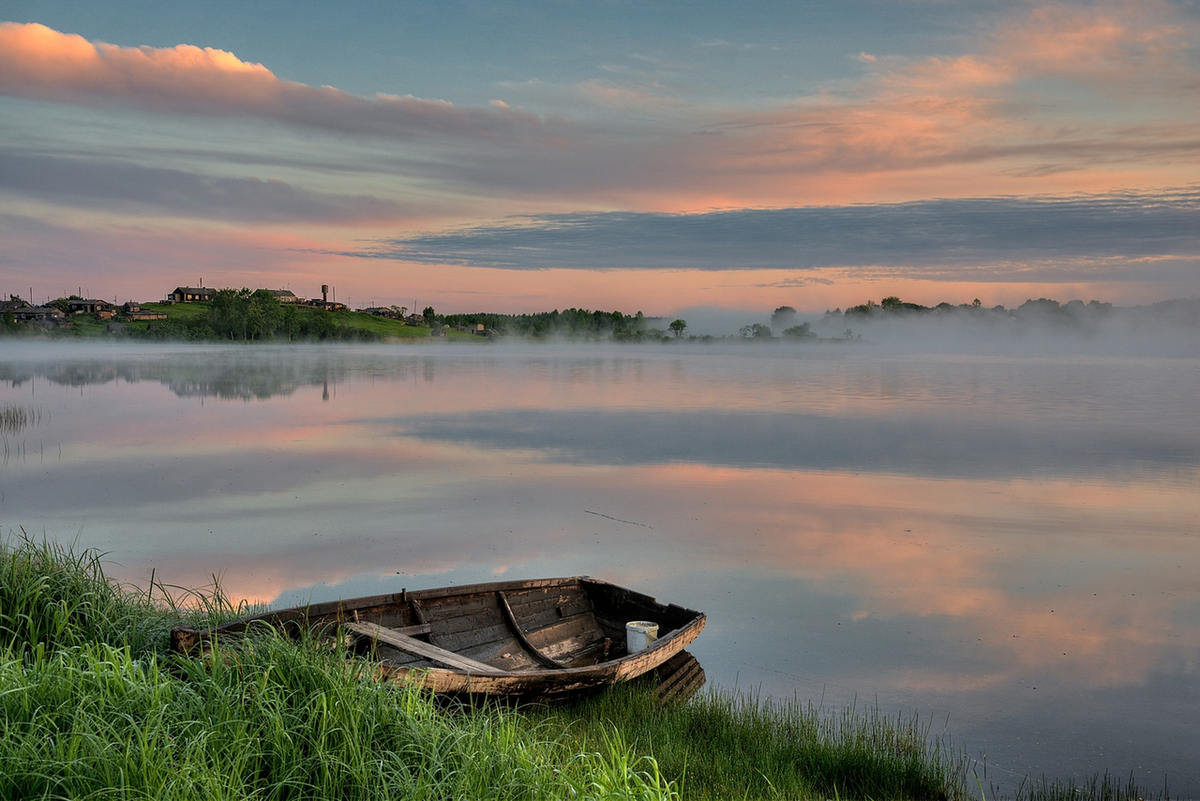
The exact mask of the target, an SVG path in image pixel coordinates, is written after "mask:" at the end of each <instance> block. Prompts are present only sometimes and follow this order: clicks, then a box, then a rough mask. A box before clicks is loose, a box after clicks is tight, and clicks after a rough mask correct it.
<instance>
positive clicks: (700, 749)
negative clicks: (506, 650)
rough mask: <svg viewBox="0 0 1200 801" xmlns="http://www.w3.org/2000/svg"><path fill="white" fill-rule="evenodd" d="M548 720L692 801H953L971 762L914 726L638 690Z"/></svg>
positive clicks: (725, 697)
mask: <svg viewBox="0 0 1200 801" xmlns="http://www.w3.org/2000/svg"><path fill="white" fill-rule="evenodd" d="M544 714H545V715H546V717H547V719H549V720H556V721H558V722H559V724H560V725H563V726H564V727H566V728H568V730H570V731H573V732H574V733H575V736H578V737H579V738H580V739H581V741H583V742H589V741H590V742H595V741H597V740H600V739H602V738H603V736H604V735H605V732H606V731H607V730H608V728H609V727H615V728H616V729H617V730H619V731H621V732H623V733H624V736H625V737H626V738H627V739H628V742H629V743H630V744H631V745H632V746H633V747H634V748H635V749H637V750H640V751H643V752H646V753H653V755H654V757H655V760H656V762H657V765H658V768H659V770H660V771H661V773H662V775H663V776H665V777H666V778H667V779H669V780H672V781H675V782H678V783H681V784H683V785H684V786H685V793H684V796H685V797H686V798H695V799H737V798H781V799H786V798H877V799H878V798H929V799H938V798H960V797H965V795H966V793H965V790H964V788H965V787H966V786H967V781H966V779H967V775H968V761H967V760H966V759H965V757H963V756H961V755H954V754H952V753H951V750H950V748H949V745H948V744H947V743H943V742H942V741H940V740H938V739H937V738H931V737H930V736H929V731H928V727H927V726H924V725H923V724H921V723H920V721H918V720H917V719H916V718H909V719H905V718H899V719H892V718H885V717H883V716H882V715H881V714H880V713H879V711H878V710H876V709H872V710H866V711H860V710H857V709H853V708H843V709H841V710H824V709H821V708H820V707H817V706H815V705H813V704H811V703H801V702H799V701H790V702H780V701H760V700H758V699H755V698H754V697H752V696H747V695H744V694H736V693H732V692H707V693H702V694H701V695H699V696H697V697H695V698H693V699H692V700H691V701H690V702H689V703H688V704H686V705H682V706H677V707H668V708H662V707H659V706H657V705H656V703H655V699H654V698H653V696H652V695H650V694H647V693H646V692H644V691H641V690H639V689H638V688H636V687H628V686H626V687H617V688H613V689H612V690H611V691H609V692H606V693H604V694H603V695H600V696H597V697H595V698H592V699H587V700H585V701H583V702H581V703H580V704H578V705H576V706H572V707H566V708H556V709H548V710H547V711H546V712H545V713H544Z"/></svg>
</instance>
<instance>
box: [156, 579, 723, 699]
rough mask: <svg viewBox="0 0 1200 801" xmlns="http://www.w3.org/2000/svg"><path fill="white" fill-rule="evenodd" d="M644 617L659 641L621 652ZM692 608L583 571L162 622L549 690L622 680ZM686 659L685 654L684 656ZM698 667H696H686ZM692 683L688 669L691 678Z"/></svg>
mask: <svg viewBox="0 0 1200 801" xmlns="http://www.w3.org/2000/svg"><path fill="white" fill-rule="evenodd" d="M631 621H634V622H639V621H650V622H653V623H655V624H657V625H658V639H656V640H654V641H653V642H651V643H650V644H649V645H648V647H646V648H645V649H644V650H640V651H638V652H636V653H630V651H629V649H628V647H627V645H626V624H627V623H629V622H631ZM704 622H705V618H704V615H703V614H702V613H700V612H696V611H694V610H691V609H685V608H683V607H681V606H676V605H674V604H670V605H663V604H660V603H659V602H658V601H656V600H655V599H653V598H651V597H650V596H648V595H643V594H642V593H639V592H634V591H633V590H628V589H625V588H624V587H618V586H617V585H615V584H610V583H608V582H606V581H598V580H596V579H591V578H587V577H574V578H556V579H535V580H532V581H503V582H495V583H489V584H473V585H467V586H462V587H443V588H440V589H429V590H412V591H409V590H402V591H400V592H399V593H392V594H390V595H376V596H371V597H367V598H355V599H352V600H348V601H330V602H327V603H319V604H312V605H309V606H303V607H296V608H292V609H282V610H279V611H275V612H268V613H265V614H261V615H255V616H253V617H248V618H244V619H242V620H236V621H233V622H230V623H225V624H222V625H220V626H216V627H214V628H210V629H205V630H197V629H193V628H189V627H185V626H180V627H177V628H175V629H174V630H173V631H172V632H171V648H172V650H174V651H176V652H179V653H185V654H194V653H196V652H198V651H204V650H208V649H210V648H211V647H212V645H213V643H214V642H217V641H221V640H230V639H236V638H237V637H240V636H241V635H243V634H244V633H246V632H247V631H252V630H254V629H255V628H256V627H258V626H269V627H275V628H278V629H281V630H283V631H287V632H289V633H291V634H293V635H297V634H299V633H300V632H301V631H302V630H305V629H307V630H308V631H311V632H312V633H313V634H315V635H316V636H318V637H327V638H331V639H334V640H336V641H337V642H342V643H348V644H349V646H350V647H349V651H350V652H351V653H354V654H358V655H362V656H367V657H370V658H373V659H375V660H376V661H378V662H379V663H380V668H379V675H380V677H381V678H383V679H385V680H389V681H396V682H418V683H420V684H421V685H423V686H424V687H426V688H428V689H430V690H433V691H434V692H438V693H448V694H455V695H460V694H461V695H468V694H470V695H487V696H512V697H523V698H530V697H532V698H553V697H562V696H566V695H570V694H573V693H579V692H583V691H586V690H589V689H594V688H598V687H602V686H605V685H609V684H615V683H617V682H622V681H629V680H631V679H634V678H637V677H638V676H642V675H643V674H646V673H649V672H651V671H655V670H659V669H661V668H662V666H664V665H666V664H667V663H668V662H670V663H671V665H675V666H677V665H679V664H681V663H682V662H683V660H682V657H680V656H679V655H680V654H684V655H686V656H687V657H688V659H691V657H690V655H687V654H686V652H684V650H683V649H684V648H685V647H686V646H687V645H688V644H689V643H690V642H692V640H694V639H696V637H697V636H698V635H699V634H700V631H701V630H702V629H703V628H704ZM692 662H693V663H694V660H692ZM696 671H698V672H699V682H700V683H703V671H702V670H700V669H699V665H698V664H697V665H695V666H694V668H693V669H692V673H693V674H694V673H695V672H696ZM693 683H694V677H693Z"/></svg>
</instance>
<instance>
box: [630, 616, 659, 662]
mask: <svg viewBox="0 0 1200 801" xmlns="http://www.w3.org/2000/svg"><path fill="white" fill-rule="evenodd" d="M657 639H658V624H657V623H654V622H652V621H649V620H631V621H629V622H628V623H626V624H625V647H626V648H628V649H629V653H631V654H636V653H637V652H638V651H644V650H646V649H647V648H649V647H650V643H652V642H654V641H655V640H657Z"/></svg>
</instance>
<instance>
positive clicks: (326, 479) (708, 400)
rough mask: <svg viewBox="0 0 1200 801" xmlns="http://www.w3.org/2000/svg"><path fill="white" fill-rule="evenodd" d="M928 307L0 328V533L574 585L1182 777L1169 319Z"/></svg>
mask: <svg viewBox="0 0 1200 801" xmlns="http://www.w3.org/2000/svg"><path fill="white" fill-rule="evenodd" d="M949 330H950V329H944V330H941V331H933V330H931V329H930V328H929V327H924V328H921V329H920V330H916V329H910V328H907V327H905V326H903V325H890V326H882V327H879V328H870V329H867V328H864V329H863V330H862V333H863V338H862V340H858V339H857V333H856V335H855V338H853V339H847V340H845V341H838V342H834V341H825V342H816V343H787V342H741V341H726V342H720V343H713V344H707V345H705V344H690V345H689V344H686V343H666V344H663V345H659V344H655V345H645V346H625V347H615V346H566V345H505V344H500V345H498V346H483V345H473V346H464V347H454V346H447V345H445V344H442V345H429V346H411V345H410V346H363V347H336V348H301V347H228V348H227V347H213V346H205V347H185V346H154V347H147V346H142V347H136V346H135V347H123V348H112V347H109V348H105V347H99V346H88V347H79V346H49V345H31V344H21V343H18V344H15V345H13V344H11V343H8V342H5V343H3V346H2V347H3V349H2V350H0V407H4V406H20V407H21V408H24V409H32V410H36V414H35V415H33V416H32V417H31V418H30V419H31V420H32V424H26V425H24V426H23V427H22V428H21V429H20V430H14V431H11V432H4V433H3V437H4V442H5V450H4V453H5V458H4V461H3V464H2V465H0V528H2V529H3V532H4V533H5V534H6V535H12V533H13V532H17V531H19V527H21V526H23V527H24V529H25V530H26V531H27V532H29V533H30V534H31V535H33V536H35V537H41V536H46V537H49V538H51V539H55V540H60V541H65V542H71V543H75V545H76V547H79V548H97V549H99V550H101V551H104V552H106V553H107V554H108V561H109V564H110V567H111V570H112V573H113V574H114V575H116V576H118V577H119V578H121V579H122V580H124V581H128V582H131V583H133V584H140V585H141V586H145V584H146V582H147V581H148V579H149V576H150V573H151V571H152V570H153V571H155V575H156V577H157V579H158V580H161V581H165V582H168V583H174V584H178V585H183V586H202V585H206V584H208V583H210V582H211V580H212V579H211V576H212V575H213V574H217V575H219V576H220V579H221V582H222V584H223V586H224V587H225V589H226V590H227V591H228V592H229V593H230V594H231V595H233V596H235V597H246V598H250V599H254V600H263V601H269V602H272V603H276V604H279V605H291V604H293V603H300V602H303V601H306V600H314V601H317V600H324V599H330V598H337V597H351V596H356V595H362V594H367V593H373V592H383V591H389V590H392V589H398V588H400V587H410V588H416V587H426V586H439V585H444V584H452V583H464V582H469V581H476V580H486V579H489V578H491V577H496V576H506V577H513V578H518V577H532V576H544V575H569V574H589V575H593V576H597V577H601V578H605V579H608V580H611V581H615V582H617V583H620V584H625V585H627V586H632V587H635V588H637V589H639V590H642V591H645V592H648V593H650V594H652V595H655V596H657V597H658V598H659V599H660V600H663V601H666V602H675V603H679V604H682V605H686V606H690V607H693V608H697V609H702V610H704V611H705V612H706V613H707V614H708V615H709V625H708V628H707V629H706V631H705V633H704V634H703V635H702V636H701V637H700V639H699V640H698V641H697V642H696V644H695V647H694V649H693V650H694V652H695V653H696V655H697V657H698V658H699V659H700V660H701V662H702V663H703V664H704V666H705V669H706V671H707V673H708V676H709V679H710V683H711V684H712V685H716V686H721V687H738V688H741V689H744V690H752V691H755V692H758V693H760V694H761V695H770V696H780V697H792V696H793V695H795V696H798V697H800V698H804V699H807V698H811V699H814V700H820V701H821V702H822V703H824V704H826V705H829V706H837V705H842V704H850V703H857V704H858V705H859V706H860V707H861V706H866V705H870V704H873V703H878V704H879V705H880V707H881V708H883V709H884V710H885V711H888V712H897V711H904V712H916V713H919V714H921V715H922V716H923V717H924V718H925V719H927V720H929V721H931V722H932V723H933V726H934V729H935V731H939V732H940V731H942V730H943V729H944V730H945V731H946V732H948V733H950V734H951V735H952V737H953V741H954V743H955V744H956V745H957V746H960V747H963V748H964V749H965V750H966V751H967V752H968V753H969V754H971V755H972V756H974V757H977V758H979V759H980V760H981V762H980V765H981V767H980V771H981V774H982V772H983V765H984V764H986V771H987V772H986V776H985V779H984V780H985V786H986V783H990V782H997V783H999V784H1001V785H1003V786H1007V787H1009V788H1010V789H1011V787H1012V786H1013V785H1015V783H1016V782H1018V781H1020V779H1021V778H1023V777H1025V776H1027V775H1030V776H1034V777H1040V776H1043V775H1045V776H1051V777H1061V778H1068V777H1071V776H1083V775H1089V774H1092V773H1095V772H1103V771H1105V770H1108V771H1111V772H1112V773H1113V774H1115V775H1116V776H1118V777H1124V776H1127V775H1128V774H1129V773H1130V772H1131V771H1132V772H1133V774H1134V776H1135V778H1136V779H1137V780H1138V781H1139V782H1142V783H1143V785H1144V786H1147V787H1148V788H1150V789H1156V788H1160V787H1161V786H1162V784H1163V782H1164V780H1165V781H1167V782H1168V785H1169V787H1170V790H1171V794H1172V795H1173V796H1176V797H1197V796H1200V768H1198V767H1197V764H1196V760H1195V754H1197V753H1200V728H1198V723H1200V585H1198V584H1197V582H1196V578H1195V577H1196V575H1198V574H1200V531H1198V530H1197V519H1198V517H1200V516H1198V514H1197V513H1198V512H1200V501H1198V500H1197V492H1196V487H1197V486H1200V408H1198V405H1197V403H1196V401H1195V399H1196V398H1197V397H1198V396H1200V347H1198V343H1197V340H1196V338H1195V334H1194V332H1190V329H1188V328H1187V327H1184V328H1182V329H1179V330H1178V331H1174V332H1172V333H1170V334H1167V333H1164V332H1162V331H1151V332H1146V331H1141V332H1130V331H1124V332H1122V331H1120V330H1113V331H1103V332H1100V331H1093V332H1089V333H1088V334H1087V335H1086V336H1084V335H1079V334H1078V332H1075V333H1072V334H1071V335H1069V336H1068V335H1054V332H1053V331H1050V332H1045V331H1041V330H1038V331H1037V332H1035V333H1036V334H1037V335H1036V336H1034V335H1033V334H1032V333H1030V334H1028V335H1022V336H1023V337H1024V338H1023V339H1021V338H1014V337H1002V338H1000V339H998V340H997V339H981V340H979V341H976V340H975V339H972V338H971V337H969V336H967V334H966V333H961V335H959V334H956V335H954V336H949V335H948V331H949ZM856 332H857V328H856ZM1060 334H1061V332H1060Z"/></svg>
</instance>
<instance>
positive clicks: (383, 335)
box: [0, 289, 1200, 342]
mask: <svg viewBox="0 0 1200 801" xmlns="http://www.w3.org/2000/svg"><path fill="white" fill-rule="evenodd" d="M13 300H14V301H19V298H15V297H14V298H13ZM73 300H78V298H75V297H74V296H72V297H70V298H59V299H58V300H56V301H53V302H52V304H50V305H54V306H57V307H59V308H62V309H66V308H68V306H69V303H70V301H73ZM139 308H140V309H141V311H143V312H145V311H151V312H154V313H155V314H156V315H157V317H158V318H159V319H155V320H145V319H138V318H136V317H133V316H124V315H122V314H121V312H120V311H117V312H116V314H115V315H109V316H106V317H103V318H101V316H100V315H96V314H80V313H75V314H70V315H66V316H63V315H59V319H55V320H50V321H34V322H30V321H22V320H20V319H19V318H18V317H17V316H16V315H15V314H14V312H13V310H12V309H8V310H5V311H4V313H3V316H2V317H0V335H7V336H15V337H22V336H28V337H38V338H44V337H49V338H63V337H88V338H94V337H95V338H110V339H121V338H127V339H139V340H157V341H191V342H222V341H223V342H230V341H234V342H297V341H299V342H322V341H324V342H329V341H381V340H392V339H416V338H424V337H446V338H451V339H479V338H496V337H512V338H523V339H533V340H541V339H552V338H553V339H569V340H577V341H612V342H654V341H663V342H666V341H680V340H684V341H700V342H709V341H717V340H731V339H732V340H738V339H749V340H759V341H761V340H793V341H829V340H845V339H862V338H863V336H864V334H866V335H868V336H869V335H870V334H871V333H872V332H876V333H877V332H879V331H881V330H884V329H889V328H894V327H897V326H905V327H907V328H908V329H909V330H916V329H917V328H919V327H921V324H923V323H924V324H929V326H930V327H932V328H934V329H936V327H937V325H938V324H946V323H953V324H955V325H956V326H957V327H958V329H959V330H968V331H978V332H980V333H982V334H989V335H990V334H1000V333H1004V332H1019V331H1025V330H1030V329H1037V330H1050V331H1055V332H1077V333H1081V334H1094V333H1099V332H1101V331H1104V330H1107V328H1108V327H1116V328H1119V329H1120V330H1121V331H1122V332H1124V333H1129V332H1137V331H1147V330H1152V329H1164V328H1172V329H1184V330H1189V329H1190V330H1200V299H1196V298H1191V299H1178V300H1167V301H1162V302H1160V303H1155V304H1151V305H1148V306H1126V307H1120V306H1114V305H1113V304H1111V303H1106V302H1101V301H1097V300H1091V301H1088V302H1086V303H1085V302H1084V301H1082V300H1071V301H1068V302H1066V303H1060V302H1059V301H1056V300H1051V299H1048V298H1038V299H1036V300H1034V299H1030V300H1027V301H1025V302H1024V303H1022V304H1021V305H1020V306H1018V307H1016V308H1013V309H1008V308H1005V307H1004V306H990V307H988V306H984V305H983V304H982V303H981V302H980V301H979V300H978V299H976V300H974V301H972V302H970V303H960V304H957V305H956V304H951V303H939V304H937V305H936V306H922V305H920V304H917V303H911V302H907V301H904V300H901V299H900V298H899V297H897V296H894V295H893V296H889V297H885V298H883V299H882V300H881V301H879V302H876V301H874V300H868V301H866V302H865V303H861V304H858V305H855V306H849V307H847V308H846V309H844V310H843V309H840V308H838V309H832V310H828V311H826V312H825V313H824V314H804V313H801V312H799V311H797V310H796V309H795V308H794V307H792V306H779V307H778V308H776V309H775V310H774V311H773V312H771V313H770V315H769V316H768V315H763V317H762V318H760V319H759V320H757V321H750V322H747V323H746V324H744V325H741V326H740V327H738V328H737V329H736V331H734V330H732V329H731V327H729V326H727V329H729V330H726V331H724V332H720V333H715V332H714V331H713V330H711V329H712V326H711V325H708V326H702V325H696V326H693V325H691V324H690V323H689V322H688V320H686V319H684V318H682V317H680V318H675V319H671V318H668V317H647V316H646V315H644V314H643V313H642V312H640V311H639V312H636V313H634V314H625V313H623V312H620V311H602V310H591V309H582V308H569V309H564V310H561V311H560V310H558V309H555V310H553V311H548V312H536V313H527V314H499V313H493V312H477V313H473V314H438V313H437V312H436V311H435V310H434V309H433V308H432V307H427V308H425V309H424V311H423V312H422V313H421V314H419V315H417V314H412V315H408V316H407V317H406V316H404V315H403V314H402V313H400V312H403V311H405V310H403V309H397V307H387V308H375V309H360V310H357V311H351V310H349V309H342V310H329V309H326V308H314V307H310V306H298V305H294V304H286V303H284V304H281V303H280V302H279V300H278V299H277V298H276V297H275V296H274V295H273V294H272V293H271V292H270V291H268V290H262V289H260V290H249V289H240V290H236V289H221V290H218V291H217V292H216V293H215V294H214V297H213V300H211V301H200V302H189V303H174V304H172V303H153V304H140V305H139ZM763 320H765V322H764V321H763Z"/></svg>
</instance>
